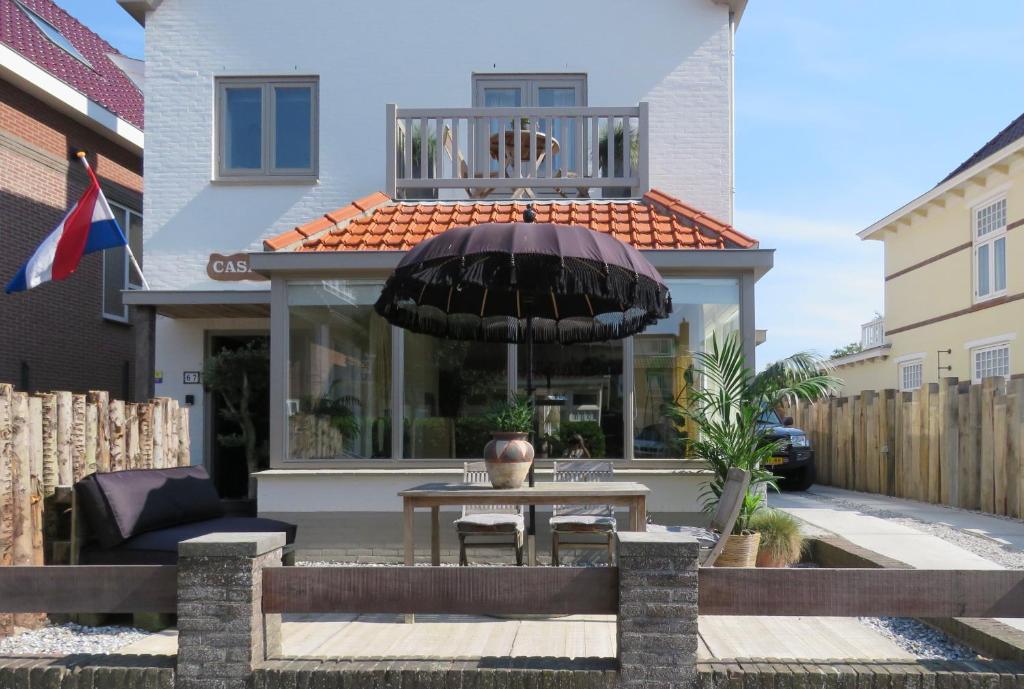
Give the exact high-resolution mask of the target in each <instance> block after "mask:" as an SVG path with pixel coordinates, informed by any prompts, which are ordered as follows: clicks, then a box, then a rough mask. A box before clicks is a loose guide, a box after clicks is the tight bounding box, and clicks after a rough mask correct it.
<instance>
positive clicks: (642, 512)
mask: <svg viewBox="0 0 1024 689" xmlns="http://www.w3.org/2000/svg"><path fill="white" fill-rule="evenodd" d="M629 513H630V516H631V517H632V521H633V531H647V497H646V496H644V495H641V496H640V497H638V498H637V499H636V500H634V501H633V507H632V509H630V511H629Z"/></svg>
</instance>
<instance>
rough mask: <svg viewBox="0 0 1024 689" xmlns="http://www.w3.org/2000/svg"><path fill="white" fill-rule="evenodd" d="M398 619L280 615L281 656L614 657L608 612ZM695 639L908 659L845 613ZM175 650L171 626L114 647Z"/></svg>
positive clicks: (732, 626) (726, 645) (724, 654)
mask: <svg viewBox="0 0 1024 689" xmlns="http://www.w3.org/2000/svg"><path fill="white" fill-rule="evenodd" d="M402 620H403V618H402V616H401V615H352V614H334V615H325V614H308V615H285V616H284V622H283V623H282V636H283V649H282V650H283V656H284V657H289V658H293V657H298V656H303V657H310V658H338V657H342V658H351V659H371V658H372V659H380V658H389V659H407V660H423V659H436V660H475V659H480V658H489V657H490V658H493V657H562V658H588V657H590V658H593V657H603V658H614V657H615V618H614V617H613V616H610V615H570V616H566V617H558V618H549V619H500V618H494V617H477V616H470V615H417V616H416V623H415V624H405V623H404V622H403V621H402ZM700 637H701V639H700V650H699V654H698V655H699V657H700V658H701V659H713V658H780V659H783V658H802V659H808V660H813V659H829V658H857V659H867V658H874V659H881V658H901V659H909V658H912V657H913V656H912V655H911V654H909V653H907V652H906V651H903V650H902V649H900V648H899V647H898V646H896V645H895V644H894V643H892V642H891V641H889V640H888V639H886V638H885V637H883V636H881V635H880V634H878V633H877V632H875V631H874V630H872V629H870V628H869V627H867V626H865V625H863V624H861V623H860V622H858V621H857V620H856V619H851V618H838V617H731V616H715V617H702V618H700ZM176 652H177V638H176V634H175V632H174V631H167V632H163V633H162V634H159V635H155V636H152V637H149V638H148V639H145V640H144V641H141V642H138V643H135V644H132V645H131V646H128V647H125V648H124V649H122V650H121V651H120V653H129V654H134V653H137V654H174V653H176Z"/></svg>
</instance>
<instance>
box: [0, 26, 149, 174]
mask: <svg viewBox="0 0 1024 689" xmlns="http://www.w3.org/2000/svg"><path fill="white" fill-rule="evenodd" d="M0 78H3V79H4V80H6V81H10V82H11V83H12V84H14V85H15V86H17V87H18V88H20V89H21V90H22V91H25V92H26V93H28V94H30V95H32V96H34V97H36V98H38V99H39V100H41V101H43V102H44V103H46V104H47V105H50V106H52V107H54V108H56V109H57V110H59V111H60V112H62V113H64V114H66V115H68V116H69V117H71V118H72V119H75V120H77V121H79V122H81V123H82V124H84V125H85V126H87V127H89V128H90V129H92V130H93V131H95V132H97V133H99V134H101V135H102V136H104V137H106V138H107V139H110V140H111V141H113V142H114V143H116V144H118V145H120V146H123V147H124V148H126V149H128V150H129V151H131V152H133V153H135V154H137V155H142V149H143V146H144V144H145V136H144V135H143V132H142V130H141V129H139V128H138V127H136V126H135V125H133V124H132V123H130V122H128V121H127V120H124V119H121V118H120V117H118V116H117V115H116V114H114V113H113V112H111V111H110V110H107V109H106V108H105V107H103V106H102V105H100V104H99V103H97V102H96V101H94V100H92V99H90V98H89V97H88V96H86V95H85V94H84V93H82V92H80V91H77V90H75V89H74V88H72V87H71V86H69V85H68V84H66V83H64V82H63V81H61V80H60V79H58V78H57V77H55V76H53V75H52V74H50V73H49V72H47V71H46V70H45V69H43V68H41V67H39V66H38V65H36V64H35V63H34V62H32V61H31V60H29V59H28V58H26V57H25V56H23V55H22V54H21V53H19V52H18V51H16V50H13V49H12V48H10V47H9V46H6V45H4V44H2V43H0Z"/></svg>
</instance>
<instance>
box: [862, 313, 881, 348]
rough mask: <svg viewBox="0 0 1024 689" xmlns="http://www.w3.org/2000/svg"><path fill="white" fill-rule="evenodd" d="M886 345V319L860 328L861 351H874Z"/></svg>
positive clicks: (877, 319)
mask: <svg viewBox="0 0 1024 689" xmlns="http://www.w3.org/2000/svg"><path fill="white" fill-rule="evenodd" d="M883 344H885V319H884V318H876V319H875V320H873V321H871V322H869V323H865V324H863V325H862V326H860V347H861V349H872V348H874V347H881V346H882V345H883Z"/></svg>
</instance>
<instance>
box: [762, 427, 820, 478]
mask: <svg viewBox="0 0 1024 689" xmlns="http://www.w3.org/2000/svg"><path fill="white" fill-rule="evenodd" d="M760 423H761V426H762V428H763V430H764V434H765V437H766V438H767V439H768V440H770V441H782V442H781V443H779V449H778V451H777V452H776V453H775V454H774V456H772V458H771V459H770V460H768V462H767V466H766V467H765V468H767V469H768V470H769V471H771V472H772V473H773V474H775V475H776V476H778V477H779V487H780V488H782V489H784V490H807V489H808V488H810V487H811V484H812V483H814V450H813V449H812V448H811V443H810V441H809V440H808V439H807V434H806V433H804V432H803V431H802V430H800V429H799V428H793V419H792V418H790V417H788V416H787V417H786V418H785V419H780V418H779V415H778V414H776V413H775V412H774V411H771V410H767V411H765V412H764V414H762V415H761V418H760Z"/></svg>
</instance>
